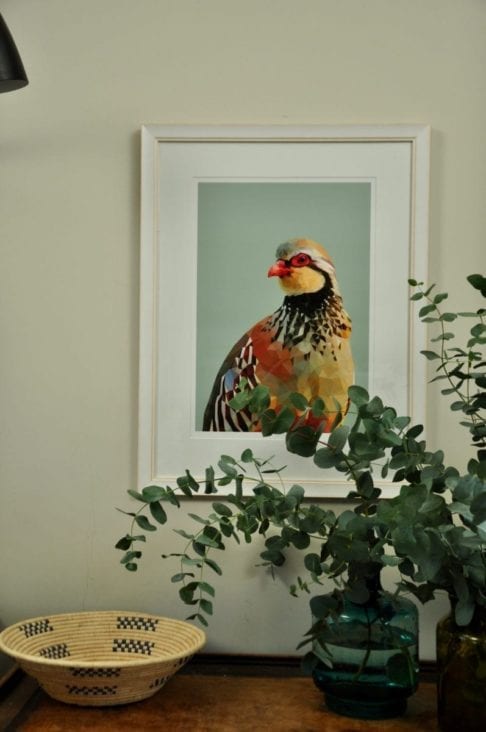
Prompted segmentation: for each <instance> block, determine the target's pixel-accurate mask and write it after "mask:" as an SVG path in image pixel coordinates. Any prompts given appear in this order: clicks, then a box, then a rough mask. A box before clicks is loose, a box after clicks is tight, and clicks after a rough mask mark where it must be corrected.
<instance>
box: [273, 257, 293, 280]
mask: <svg viewBox="0 0 486 732" xmlns="http://www.w3.org/2000/svg"><path fill="white" fill-rule="evenodd" d="M289 274H290V267H289V265H288V263H287V262H286V261H285V260H284V259H277V261H276V262H275V263H274V264H272V266H271V267H270V269H269V270H268V277H286V276H287V275H289Z"/></svg>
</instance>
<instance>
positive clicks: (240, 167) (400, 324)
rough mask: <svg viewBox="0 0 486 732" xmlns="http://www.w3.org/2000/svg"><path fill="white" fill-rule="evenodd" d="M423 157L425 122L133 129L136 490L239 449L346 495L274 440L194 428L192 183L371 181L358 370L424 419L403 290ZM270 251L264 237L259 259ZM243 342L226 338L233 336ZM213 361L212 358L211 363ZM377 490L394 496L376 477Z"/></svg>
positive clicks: (423, 239)
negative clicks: (364, 325)
mask: <svg viewBox="0 0 486 732" xmlns="http://www.w3.org/2000/svg"><path fill="white" fill-rule="evenodd" d="M429 149H430V129H429V127H428V126H425V125H385V126H338V127H335V126H332V127H331V126H305V127H294V126H292V127H290V126H281V127H280V126H265V127H259V126H254V127H219V126H214V127H212V126H209V127H200V126H163V125H146V126H143V128H142V188H141V271H140V365H139V425H138V426H139V432H138V484H139V488H140V489H141V488H142V487H144V486H147V485H175V480H176V478H177V476H179V475H182V474H184V472H185V470H186V469H189V470H190V471H191V473H192V474H193V475H195V476H196V477H200V476H203V475H204V469H205V468H206V467H207V466H208V465H213V466H215V465H216V464H217V461H218V459H219V456H220V455H221V454H230V455H233V456H234V457H238V456H239V455H240V454H241V452H242V451H243V450H244V449H245V448H247V447H250V448H251V449H252V450H253V452H254V453H255V454H256V455H258V456H260V457H262V458H264V457H269V456H274V459H273V463H274V464H275V466H276V467H282V466H283V465H286V466H287V467H286V470H285V471H284V473H283V477H284V483H285V484H288V485H291V484H293V483H299V484H300V485H303V486H304V488H305V490H306V494H307V495H308V496H310V497H317V498H319V497H322V498H335V497H343V496H345V495H346V494H347V492H348V490H349V489H350V486H349V484H348V483H347V482H346V481H345V480H344V479H343V476H342V475H340V474H338V473H334V472H333V471H323V470H319V469H318V468H316V467H315V466H314V465H313V462H312V460H311V459H304V458H300V457H298V456H293V455H290V454H289V453H288V452H287V451H286V450H285V445H284V440H283V437H282V436H272V437H269V438H263V437H262V436H261V435H260V434H255V433H218V432H202V431H200V430H198V429H196V423H195V406H194V405H195V390H196V385H195V369H196V363H195V359H196V319H197V286H198V281H197V247H198V222H197V218H198V186H199V185H200V184H201V182H204V181H206V182H207V181H219V182H229V183H231V182H238V181H250V182H258V181H261V182H266V181H272V182H275V181H277V182H293V183H295V182H302V183H304V182H310V181H320V182H326V181H340V182H344V183H346V182H350V181H365V182H367V183H368V184H369V186H370V191H371V199H370V201H371V204H370V222H371V223H370V280H369V303H367V306H369V332H368V339H369V362H368V384H363V385H364V386H367V387H368V388H369V391H370V394H371V395H374V394H379V395H380V396H381V397H382V398H383V399H384V401H385V402H386V403H387V404H389V405H390V406H394V407H395V408H397V411H399V413H400V414H408V415H410V416H411V418H412V421H413V423H420V424H424V422H425V394H426V365H425V363H424V361H425V359H424V358H423V357H422V356H421V355H420V353H419V352H420V350H421V349H423V348H424V347H425V333H424V327H423V325H422V324H421V323H420V322H419V321H418V318H417V317H416V312H415V309H416V308H415V305H414V303H412V302H410V299H409V295H410V293H409V287H408V283H407V281H408V279H409V278H415V279H417V280H419V281H426V279H427V243H428V195H429ZM279 243H280V242H279V241H275V242H269V264H271V262H272V261H273V258H274V252H275V248H276V246H277V245H278V244H279ZM321 243H324V242H321ZM228 246H231V242H228ZM215 284H216V283H215ZM234 286H235V287H238V276H237V273H235V280H234ZM345 305H346V302H345ZM267 314H269V313H265V312H263V313H262V316H264V315H267ZM351 317H352V313H351ZM250 325H252V323H251V322H249V323H248V326H250ZM243 332H244V331H243ZM241 335H242V332H235V341H236V340H237V339H238V338H239V337H240V336H241ZM225 355H226V354H225V353H221V354H219V356H220V361H222V359H223V358H224V356H225ZM383 485H384V486H385V487H388V488H390V490H392V489H393V485H392V484H390V483H387V481H383ZM221 492H222V494H223V495H224V488H223V489H221Z"/></svg>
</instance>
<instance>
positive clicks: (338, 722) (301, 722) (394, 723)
mask: <svg viewBox="0 0 486 732" xmlns="http://www.w3.org/2000/svg"><path fill="white" fill-rule="evenodd" d="M0 729H2V730H5V732H7V731H9V730H11V731H12V732H14V731H15V732H16V731H17V730H18V731H19V732H20V731H21V732H31V731H32V732H33V731H34V730H37V731H42V730H45V731H46V732H47V731H49V732H51V731H53V730H55V731H56V732H73V730H76V731H78V730H79V731H81V732H82V731H83V730H86V732H87V731H88V730H89V732H92V731H96V730H112V731H113V732H115V731H116V732H120V730H123V729H129V730H133V732H137V731H140V732H142V731H143V732H146V731H147V732H150V730H159V731H160V730H167V732H250V731H251V732H258V731H259V730H265V732H272V730H275V732H314V731H315V732H323V731H324V730H325V732H355V731H356V732H357V731H364V730H366V731H367V732H382V731H383V732H385V731H388V732H393V731H396V732H398V731H399V730H409V731H410V732H411V731H412V730H413V731H414V732H419V731H420V730H427V732H434V731H435V730H437V729H438V727H437V722H436V690H435V684H434V683H433V682H430V681H425V682H422V683H421V684H420V686H419V689H418V691H417V693H416V694H414V696H413V697H411V698H410V700H409V704H408V708H407V712H406V714H405V715H404V716H403V717H399V718H396V719H390V720H384V721H370V722H368V721H362V720H355V719H350V718H347V717H340V716H338V715H336V714H333V713H332V712H329V711H327V710H326V707H325V705H324V701H323V695H322V694H321V693H320V692H319V691H318V689H316V687H315V686H314V684H313V682H312V680H311V679H309V678H306V677H303V676H302V675H301V674H300V671H299V669H298V667H297V666H295V665H292V664H285V663H280V664H278V663H277V664H275V663H268V662H264V661H262V662H255V660H254V659H253V662H251V661H250V660H247V661H243V662H241V661H240V662H239V663H236V664H235V663H231V661H229V660H227V661H225V662H219V663H218V662H216V661H214V660H212V661H211V660H206V661H201V660H200V659H199V661H197V662H196V663H192V664H189V665H188V666H187V667H186V670H185V672H179V674H177V675H176V676H174V677H173V678H172V679H171V680H170V681H169V682H168V683H167V684H166V686H165V687H164V688H163V689H161V690H160V691H159V692H158V693H157V694H156V695H155V696H153V697H151V698H150V699H146V700H145V701H142V702H137V703H135V704H127V705H124V706H118V707H77V706H74V705H67V704H63V703H61V702H56V701H54V700H53V699H50V698H49V697H48V696H47V695H46V694H44V692H42V691H41V690H40V689H39V688H38V687H37V686H36V684H35V682H33V681H32V680H30V679H28V678H27V677H25V676H19V679H18V683H17V684H16V685H14V687H13V688H12V689H10V691H9V693H8V694H6V695H4V699H3V701H1V702H0Z"/></svg>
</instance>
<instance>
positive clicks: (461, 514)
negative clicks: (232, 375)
mask: <svg viewBox="0 0 486 732" xmlns="http://www.w3.org/2000/svg"><path fill="white" fill-rule="evenodd" d="M469 281H470V282H471V284H472V285H473V286H474V287H475V288H476V289H478V290H480V291H481V294H482V295H483V296H485V294H486V279H485V278H484V277H482V276H480V275H473V276H471V277H470V278H469ZM410 284H411V285H412V286H413V287H414V288H415V289H416V292H415V294H414V295H413V296H412V299H413V300H424V301H425V304H424V305H423V306H422V308H421V309H420V313H419V317H420V318H421V319H422V320H424V321H425V322H428V323H434V324H436V325H437V326H438V328H439V334H438V336H437V337H436V338H435V339H434V342H435V343H437V344H438V346H437V350H430V351H425V352H424V355H425V357H426V358H428V359H429V360H431V361H435V362H437V372H438V373H437V376H436V377H435V378H434V381H435V380H445V382H446V386H444V388H443V389H442V393H443V394H444V395H446V396H448V395H454V397H455V400H454V401H453V402H452V405H451V408H452V409H453V410H454V411H457V412H462V414H463V421H462V423H463V424H464V425H465V426H466V427H467V429H468V430H469V431H470V433H471V440H472V444H473V447H474V449H475V455H474V457H472V458H471V460H469V463H468V465H467V472H466V473H465V474H462V475H461V473H460V471H459V470H458V469H456V468H455V467H451V466H446V465H445V463H444V454H443V452H442V451H441V450H435V451H431V450H429V449H428V448H427V445H426V442H425V440H424V439H423V436H422V433H423V427H422V425H411V423H410V418H409V417H407V416H400V415H398V414H397V412H396V410H395V409H394V408H393V407H390V406H387V405H385V404H384V403H383V401H382V399H381V398H380V397H379V396H373V397H372V398H370V395H369V394H368V392H367V391H366V390H365V389H364V388H362V387H360V386H352V387H351V388H350V389H349V400H350V415H351V416H350V417H348V419H347V420H346V423H341V424H340V425H339V426H338V427H337V428H336V429H334V430H333V431H332V432H331V433H330V434H321V433H320V432H319V430H316V429H315V428H313V427H312V426H311V425H312V424H315V423H316V420H315V419H309V417H310V416H312V417H313V418H319V416H322V414H323V407H324V405H323V403H322V401H321V400H320V399H316V400H314V401H313V402H311V403H309V402H308V401H307V400H306V399H305V398H304V397H303V396H302V395H300V394H294V395H292V396H291V397H290V399H289V403H288V405H287V406H286V407H285V408H284V409H283V410H281V411H280V412H279V413H278V414H277V413H275V412H274V411H272V410H271V409H270V406H269V405H270V400H269V396H268V392H267V391H266V390H265V389H264V388H263V387H257V388H256V389H254V390H252V391H251V392H250V391H249V390H247V389H245V388H244V385H243V386H242V388H241V390H240V392H239V393H238V394H237V395H236V396H235V398H234V400H233V403H232V407H233V408H234V409H236V410H237V409H241V408H243V407H248V405H250V406H251V409H252V411H253V412H254V413H255V418H256V419H258V420H259V421H260V423H261V426H262V431H263V434H276V433H284V434H285V441H286V446H287V449H288V450H289V451H290V452H293V453H296V454H298V455H301V456H305V457H308V458H312V460H313V462H314V463H315V465H316V466H317V467H318V468H322V469H324V470H327V469H331V468H332V469H334V470H335V471H337V472H338V473H341V474H343V475H345V476H346V478H347V479H348V480H349V481H350V483H351V484H352V489H351V490H350V492H349V495H348V505H347V507H346V509H345V510H344V511H342V512H341V513H340V514H339V515H336V514H335V513H334V512H333V511H331V510H329V509H326V508H325V507H323V505H321V504H319V503H316V502H312V501H309V500H308V499H306V497H305V492H304V489H303V488H302V487H301V486H299V485H293V486H292V487H291V488H290V489H289V490H285V487H284V482H283V478H282V474H283V470H284V469H283V468H280V467H278V466H273V465H272V462H271V460H267V459H262V458H260V457H257V456H255V455H254V454H253V452H252V451H251V450H249V449H246V450H244V451H243V452H242V454H241V455H240V456H238V457H233V456H230V455H222V456H221V458H220V459H219V461H218V464H217V466H216V467H213V466H210V467H208V468H207V469H206V471H205V475H204V477H203V478H198V477H195V476H194V475H193V474H192V473H191V472H190V471H189V470H186V471H185V473H184V474H183V475H181V476H180V477H179V478H178V479H177V481H176V485H175V486H157V485H152V486H147V487H145V488H143V489H142V490H141V491H140V492H138V491H134V490H130V491H129V494H130V496H131V497H132V498H134V499H135V500H136V501H137V502H138V504H139V505H138V508H136V509H135V510H133V511H126V512H125V511H124V513H127V514H128V516H129V517H130V519H131V527H130V530H129V533H127V534H126V535H125V536H123V537H122V538H121V539H120V540H119V541H118V543H117V545H116V546H117V548H118V549H121V550H122V551H123V552H124V555H123V558H122V560H121V562H122V564H124V565H125V567H126V569H127V570H129V571H135V570H136V569H137V567H138V562H139V560H140V559H141V557H142V547H143V544H144V542H145V541H146V539H147V537H148V536H149V535H150V534H151V533H153V532H155V531H156V530H157V528H158V527H159V526H165V524H166V523H167V521H168V513H167V510H166V509H167V507H168V506H173V507H176V508H180V506H181V502H180V498H181V497H182V498H184V499H190V498H192V497H194V496H197V495H200V494H205V495H210V496H214V494H217V493H218V490H219V489H221V488H224V492H225V498H224V500H221V499H220V500H214V501H213V502H212V503H211V511H210V512H209V515H207V516H206V515H205V516H200V515H198V514H194V513H189V514H188V515H189V516H190V517H191V519H192V520H193V521H194V530H193V531H192V532H188V531H185V530H181V529H176V530H175V531H176V533H177V534H179V535H180V536H181V537H182V539H183V541H184V546H183V548H182V550H181V551H180V552H177V553H171V554H169V555H163V557H164V558H168V557H170V558H172V559H173V560H175V561H177V562H178V563H179V567H178V571H177V572H176V573H175V574H174V575H173V576H172V582H173V583H175V584H176V585H179V595H180V598H181V600H182V601H183V602H184V603H185V604H187V605H188V606H190V608H191V610H190V615H189V618H190V619H195V620H197V621H199V622H200V623H202V624H203V625H207V622H208V620H207V619H208V617H209V616H211V615H212V613H213V598H214V596H215V587H214V585H213V583H212V579H211V577H212V576H214V574H217V575H221V574H222V572H223V570H222V568H221V566H220V564H219V563H218V561H217V557H218V553H219V552H222V551H225V550H226V549H227V548H228V546H229V543H230V542H233V541H235V542H238V543H239V542H240V541H241V540H244V541H245V542H247V543H250V542H252V540H253V539H254V538H255V537H257V536H260V537H263V541H264V549H263V551H261V553H260V558H261V564H262V565H263V566H264V567H267V568H269V569H270V571H271V572H272V573H274V572H275V571H276V570H277V569H278V567H280V566H282V565H283V564H284V563H285V561H286V558H287V556H288V553H289V552H295V551H300V552H302V553H303V556H302V571H301V572H299V574H298V575H297V576H296V578H295V581H294V582H293V583H292V585H291V587H290V592H291V593H292V594H294V595H295V594H297V593H298V592H307V593H309V594H310V595H311V599H310V607H311V611H312V616H313V618H314V622H313V624H312V627H311V628H310V629H309V630H308V631H307V633H306V634H305V639H304V641H303V643H302V644H301V645H304V644H305V643H310V644H311V650H310V652H309V653H308V654H307V657H306V658H307V660H308V661H309V662H310V664H311V665H312V663H315V662H316V660H317V659H321V660H324V661H325V660H326V658H327V654H326V648H325V644H324V643H322V642H321V641H320V636H322V630H323V627H324V626H325V625H326V623H327V621H328V619H330V618H332V617H333V616H335V615H336V613H337V611H338V609H339V608H338V597H339V594H338V593H337V592H336V593H334V595H332V594H331V595H329V593H323V592H322V588H321V585H322V584H323V581H324V580H326V579H329V578H330V579H332V580H333V581H334V582H335V584H336V586H337V588H339V589H340V590H341V591H343V592H344V593H345V595H346V596H347V598H348V599H350V600H351V601H352V602H355V603H358V604H364V603H366V602H367V601H368V599H369V597H370V593H371V592H372V591H373V586H374V585H373V582H374V581H375V580H376V578H377V576H378V575H379V572H380V570H381V569H382V568H383V567H386V566H390V565H391V566H394V567H396V569H397V572H398V575H399V581H398V583H397V587H396V592H397V593H399V592H411V593H413V594H414V595H415V596H416V597H417V598H418V599H419V600H420V601H422V602H426V601H428V600H430V599H432V598H433V597H434V594H435V592H436V591H437V590H445V591H446V592H447V593H448V594H449V596H450V597H451V598H452V600H453V604H454V610H455V618H456V622H457V623H459V624H467V623H468V622H469V621H470V619H471V617H472V615H473V613H474V610H475V608H476V607H477V606H485V605H486V590H485V588H486V564H485V549H484V543H485V541H486V482H485V481H486V459H485V456H486V450H485V439H486V424H485V418H484V407H485V391H484V385H485V383H486V376H485V366H486V363H485V361H484V356H483V355H482V350H483V349H482V347H483V346H484V343H485V340H486V338H485V330H486V326H485V325H484V315H485V311H484V309H479V310H478V311H476V312H475V313H448V312H442V310H441V308H440V304H441V303H442V302H443V301H444V300H445V299H446V298H447V295H446V294H445V293H440V294H436V295H434V294H432V293H433V286H432V287H429V288H428V289H424V288H423V285H422V284H421V283H417V282H415V281H411V283H410ZM457 317H468V318H474V325H473V327H472V328H471V332H470V338H469V340H468V342H467V345H466V347H465V348H458V347H450V345H449V342H450V341H451V340H452V339H453V337H454V334H453V333H451V332H450V331H449V330H447V329H446V324H448V323H450V322H452V321H453V320H455V319H456V318H457ZM385 478H388V479H391V480H392V481H393V482H394V483H396V484H397V487H399V489H398V493H397V495H395V496H394V497H389V496H387V495H384V494H383V491H382V489H381V488H380V487H379V485H377V481H378V483H379V482H380V479H385ZM247 486H250V487H251V491H250V492H248V491H247V490H245V487H247ZM140 532H142V533H140Z"/></svg>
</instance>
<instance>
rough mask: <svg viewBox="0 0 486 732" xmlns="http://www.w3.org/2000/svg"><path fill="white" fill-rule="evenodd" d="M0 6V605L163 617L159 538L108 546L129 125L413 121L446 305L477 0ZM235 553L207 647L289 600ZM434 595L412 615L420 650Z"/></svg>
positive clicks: (481, 155)
mask: <svg viewBox="0 0 486 732" xmlns="http://www.w3.org/2000/svg"><path fill="white" fill-rule="evenodd" d="M0 10H1V11H2V12H3V14H4V17H5V19H6V20H7V22H8V24H9V26H10V28H11V30H12V32H13V34H14V36H15V38H16V41H17V44H18V46H19V48H20V50H21V53H22V56H23V59H24V63H25V65H26V68H27V70H28V74H29V77H30V82H31V83H30V86H28V87H27V88H25V89H23V90H21V91H18V92H15V93H11V94H4V95H2V96H1V97H0V186H1V190H0V230H1V243H0V257H1V263H0V278H1V282H0V299H1V307H0V328H1V330H0V334H1V335H0V339H1V340H0V342H1V358H0V370H1V371H0V405H1V408H0V421H1V446H0V449H1V459H0V471H1V493H0V501H1V513H0V522H1V523H0V542H1V551H2V553H1V561H0V587H1V603H0V616H1V617H2V620H3V622H4V623H9V622H13V621H15V620H17V619H19V618H21V617H27V616H31V615H34V614H43V613H49V612H55V611H62V610H69V609H80V608H86V609H87V608H112V607H124V608H130V609H145V610H150V611H154V612H160V613H165V614H174V615H177V616H180V617H184V615H185V608H184V607H182V606H181V605H180V603H179V602H178V600H177V599H176V593H175V591H174V587H173V586H170V587H169V588H168V579H167V578H168V577H169V576H170V574H171V573H172V570H173V568H172V567H168V566H162V563H161V562H160V561H159V560H158V555H159V554H160V553H161V552H162V551H170V549H171V548H175V544H174V540H173V539H172V537H171V536H170V535H167V536H166V537H165V538H164V540H162V538H160V539H159V543H157V542H155V543H154V544H153V546H152V549H151V551H150V557H149V558H148V561H147V564H146V569H145V570H144V571H141V572H139V573H138V574H137V575H130V574H129V573H126V572H124V571H122V569H121V568H120V567H119V565H118V559H119V557H118V555H117V553H116V552H115V551H114V550H113V549H112V545H113V543H114V541H115V540H116V539H117V538H118V536H119V535H121V533H123V532H124V531H125V528H126V523H125V521H124V519H123V517H122V516H121V515H120V514H118V513H117V512H116V511H115V510H114V507H115V506H126V505H127V501H126V500H125V491H126V489H127V488H129V487H132V486H133V485H134V479H135V467H136V434H137V424H136V409H137V339H138V294H139V292H138V274H139V272H138V270H139V254H138V248H139V240H138V227H139V130H140V126H141V124H143V123H150V122H152V123H156V122H157V123H229V124H231V123H235V124H254V123H260V124H265V123H271V124H306V123H314V124H339V123H377V124H382V123H426V124H430V125H431V126H432V129H433V136H432V161H431V165H432V168H431V169H432V177H431V229H430V278H431V280H434V281H439V282H440V283H441V286H442V287H443V288H445V289H448V290H449V292H450V293H451V296H452V297H453V301H454V302H455V303H456V304H457V305H458V306H459V307H460V308H462V307H466V306H467V305H468V300H469V293H468V290H467V288H465V285H464V278H465V276H466V275H467V274H469V273H471V272H473V271H479V270H482V269H483V268H484V261H485V256H484V247H485V237H484V233H485V228H486V227H485V218H484V201H485V199H486V165H485V163H486V160H485V152H484V151H485V146H484V130H485V129H486V101H485V94H484V72H485V69H486V64H485V61H486V45H485V43H484V38H485V37H486V3H485V2H484V0H461V1H459V0H407V1H405V0H401V1H400V0H367V1H365V0H299V1H298V2H297V0H246V2H240V1H238V2H237V1H236V0H205V2H203V1H197V0H137V2H135V0H78V1H76V0H42V2H41V1H40V0H0ZM397 274H398V275H399V276H400V273H397ZM403 275H404V276H405V273H403ZM179 276H180V277H181V280H183V277H184V273H179ZM174 356H175V357H177V354H175V355H174ZM429 393H430V398H429V403H428V413H429V428H428V434H429V439H430V441H431V443H432V444H433V445H434V446H436V447H439V446H440V447H443V448H444V449H446V451H447V454H448V456H449V460H450V461H462V460H463V456H464V455H465V451H466V445H467V440H466V439H465V436H464V435H462V433H460V432H459V430H458V429H457V428H456V427H455V426H454V423H453V418H452V416H451V415H450V413H449V412H448V409H447V407H446V405H445V404H444V403H442V402H441V401H440V400H438V399H437V398H436V396H437V392H436V391H435V390H434V389H433V388H432V387H431V388H430V391H429ZM189 462H190V460H189V458H188V464H189ZM184 467H186V466H181V468H184ZM171 542H172V543H171ZM254 558H256V548H254V549H253V548H251V549H248V548H244V549H242V550H241V551H239V552H237V553H236V554H235V555H233V556H231V557H229V558H228V559H227V560H226V562H225V569H226V573H227V574H226V581H225V583H224V584H220V585H219V590H218V595H219V596H218V608H219V610H218V614H217V616H216V617H215V621H214V622H213V624H212V626H211V628H210V636H209V637H210V642H209V645H208V649H209V650H214V651H229V652H232V651H236V652H261V653H293V652H294V649H295V646H296V644H297V642H298V640H299V637H300V633H301V632H302V631H303V630H304V629H306V628H307V623H308V617H307V606H306V603H307V599H306V598H303V600H302V601H296V600H293V599H292V598H290V597H289V596H288V595H287V591H286V589H285V587H284V585H283V583H282V582H279V581H277V582H276V583H271V582H267V581H266V578H265V577H264V576H263V575H262V573H261V571H260V570H255V569H254V568H253V567H252V565H253V559H254ZM444 607H445V603H444V604H443V605H442V606H441V605H440V604H439V605H434V606H428V607H427V608H426V609H425V610H424V611H423V613H422V655H423V657H425V658H431V657H433V654H434V644H433V632H434V623H435V619H436V617H437V616H438V615H440V614H441V612H442V611H443V610H444Z"/></svg>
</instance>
